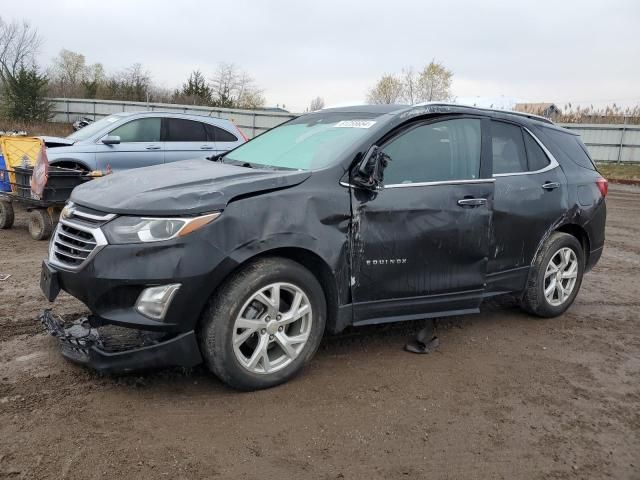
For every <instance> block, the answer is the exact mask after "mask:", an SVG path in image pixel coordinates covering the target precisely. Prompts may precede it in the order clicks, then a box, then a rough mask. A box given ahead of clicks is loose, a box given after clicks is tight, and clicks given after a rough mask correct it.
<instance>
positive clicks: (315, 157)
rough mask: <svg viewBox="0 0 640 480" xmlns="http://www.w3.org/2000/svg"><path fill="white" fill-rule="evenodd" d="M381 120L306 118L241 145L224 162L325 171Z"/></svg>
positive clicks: (332, 115) (331, 115)
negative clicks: (321, 169) (325, 168)
mask: <svg viewBox="0 0 640 480" xmlns="http://www.w3.org/2000/svg"><path fill="white" fill-rule="evenodd" d="M379 116H380V115H379V114H372V113H362V112H360V113H358V112H319V113H311V114H308V115H303V116H301V117H298V118H296V119H295V120H292V121H290V122H287V123H286V124H284V125H281V126H279V127H276V128H274V129H273V130H269V131H268V132H265V133H263V134H262V135H260V136H259V137H256V138H254V139H253V140H251V141H250V142H248V143H245V144H244V145H241V146H240V147H238V148H236V149H235V150H233V151H231V152H230V153H229V154H228V155H225V156H224V157H223V158H222V161H223V162H228V163H232V162H234V163H235V162H240V163H248V164H250V165H256V166H260V165H265V166H269V167H275V168H292V169H296V170H317V169H320V168H324V167H327V166H329V165H331V164H332V163H334V162H335V161H336V160H337V157H338V156H339V154H340V153H342V152H343V151H345V150H346V149H347V148H348V147H350V146H351V145H353V144H354V143H355V142H357V141H358V140H360V139H361V138H363V137H364V136H365V135H367V132H368V131H369V130H368V129H369V128H372V127H373V126H374V125H375V124H376V118H377V117H379Z"/></svg>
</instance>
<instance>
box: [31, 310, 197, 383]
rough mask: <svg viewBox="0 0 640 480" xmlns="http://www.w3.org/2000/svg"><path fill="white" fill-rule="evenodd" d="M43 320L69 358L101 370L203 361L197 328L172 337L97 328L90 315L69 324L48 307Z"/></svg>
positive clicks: (114, 328)
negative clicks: (92, 323) (93, 324)
mask: <svg viewBox="0 0 640 480" xmlns="http://www.w3.org/2000/svg"><path fill="white" fill-rule="evenodd" d="M40 321H41V322H42V325H43V326H44V328H45V329H46V330H47V331H48V332H49V333H50V334H51V335H52V336H54V337H56V338H57V339H58V341H59V343H60V349H61V351H62V355H63V356H64V357H65V358H67V359H68V360H70V361H72V362H74V363H79V364H82V365H85V366H88V367H91V368H93V369H95V370H97V371H99V372H103V373H125V372H131V371H134V370H145V369H152V368H161V367H171V366H179V367H187V368H188V367H194V366H196V365H198V364H199V363H201V362H202V357H201V355H200V349H199V347H198V342H197V340H196V335H195V332H194V331H193V330H191V331H189V332H186V333H180V334H177V335H173V336H172V335H168V334H163V333H160V332H150V331H142V330H136V329H130V328H124V327H117V326H113V325H107V326H102V327H94V326H92V325H91V321H90V320H89V319H88V318H86V317H83V318H80V319H78V320H76V321H74V322H73V323H71V324H67V323H65V322H64V321H63V320H62V319H61V318H60V317H58V316H56V315H54V314H53V313H52V312H51V310H45V311H44V312H43V313H42V314H41V315H40Z"/></svg>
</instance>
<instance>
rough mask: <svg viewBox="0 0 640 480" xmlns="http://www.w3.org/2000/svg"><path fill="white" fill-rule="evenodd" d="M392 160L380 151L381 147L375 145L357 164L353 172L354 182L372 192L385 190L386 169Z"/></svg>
mask: <svg viewBox="0 0 640 480" xmlns="http://www.w3.org/2000/svg"><path fill="white" fill-rule="evenodd" d="M389 160H391V158H390V157H389V155H387V154H386V153H384V152H383V151H382V150H380V147H378V146H377V145H373V146H372V147H371V148H370V149H369V150H367V153H365V154H364V156H363V157H362V160H360V162H358V163H357V164H356V167H355V169H354V171H353V175H352V180H353V182H354V183H355V184H356V185H358V186H360V187H362V188H367V189H370V190H380V189H382V188H383V181H384V169H385V167H386V166H387V164H388V163H389Z"/></svg>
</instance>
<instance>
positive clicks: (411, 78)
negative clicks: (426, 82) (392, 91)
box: [401, 67, 418, 105]
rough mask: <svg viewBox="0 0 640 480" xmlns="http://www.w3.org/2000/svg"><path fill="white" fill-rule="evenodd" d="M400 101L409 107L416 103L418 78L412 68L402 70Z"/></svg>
mask: <svg viewBox="0 0 640 480" xmlns="http://www.w3.org/2000/svg"><path fill="white" fill-rule="evenodd" d="M401 78H402V84H403V85H402V88H403V94H402V99H403V100H404V101H405V102H407V103H408V104H409V105H413V104H414V103H417V102H418V99H417V98H416V95H417V94H418V77H417V75H416V72H415V70H414V69H413V67H406V68H403V69H402V74H401Z"/></svg>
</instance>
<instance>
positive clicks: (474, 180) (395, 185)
mask: <svg viewBox="0 0 640 480" xmlns="http://www.w3.org/2000/svg"><path fill="white" fill-rule="evenodd" d="M495 181H496V179H495V178H472V179H469V180H440V181H437V182H415V183H392V184H390V185H385V186H384V188H385V189H387V188H406V187H428V186H433V185H464V184H474V183H491V182H495Z"/></svg>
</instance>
